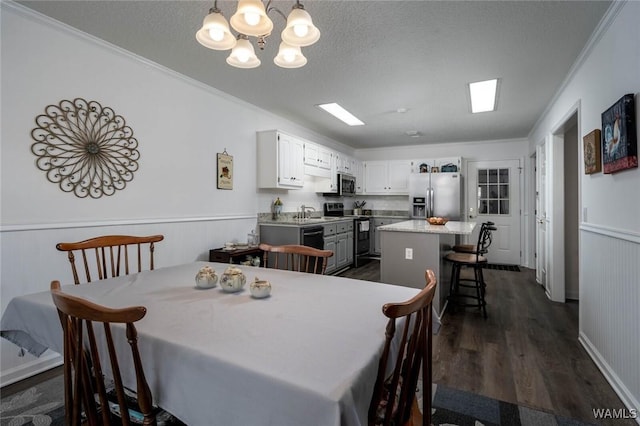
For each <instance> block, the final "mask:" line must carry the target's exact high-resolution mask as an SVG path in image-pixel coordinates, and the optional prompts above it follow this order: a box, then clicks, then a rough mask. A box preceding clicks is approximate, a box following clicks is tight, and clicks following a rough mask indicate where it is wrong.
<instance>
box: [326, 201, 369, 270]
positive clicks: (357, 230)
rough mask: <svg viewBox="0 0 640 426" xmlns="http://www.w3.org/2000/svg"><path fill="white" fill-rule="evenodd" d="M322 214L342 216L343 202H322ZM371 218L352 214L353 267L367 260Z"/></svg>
mask: <svg viewBox="0 0 640 426" xmlns="http://www.w3.org/2000/svg"><path fill="white" fill-rule="evenodd" d="M323 210H324V215H325V216H331V217H342V216H344V204H343V203H324V209H323ZM370 226H371V218H369V217H367V216H353V267H354V268H357V267H358V266H362V265H363V264H364V263H366V262H367V261H368V260H369V253H370V250H371V245H370V240H371V231H370Z"/></svg>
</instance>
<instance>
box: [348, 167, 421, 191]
mask: <svg viewBox="0 0 640 426" xmlns="http://www.w3.org/2000/svg"><path fill="white" fill-rule="evenodd" d="M410 173H411V161H410V160H390V161H365V162H364V194H372V195H374V194H385V195H406V194H408V193H409V174H410ZM356 183H357V182H356Z"/></svg>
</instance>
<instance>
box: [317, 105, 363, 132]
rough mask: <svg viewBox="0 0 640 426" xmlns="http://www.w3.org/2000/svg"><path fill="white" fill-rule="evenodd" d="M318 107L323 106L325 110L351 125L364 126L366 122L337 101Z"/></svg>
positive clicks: (321, 106)
mask: <svg viewBox="0 0 640 426" xmlns="http://www.w3.org/2000/svg"><path fill="white" fill-rule="evenodd" d="M317 107H319V108H322V109H323V110H325V111H327V112H328V113H329V114H331V115H333V116H334V117H336V118H337V119H339V120H342V121H343V122H345V123H346V124H348V125H349V126H364V123H363V122H362V121H361V120H360V119H359V118H358V117H356V116H355V115H353V114H351V113H350V112H349V111H347V110H346V109H344V108H343V107H341V106H340V105H338V104H337V103H335V102H334V103H330V104H321V105H317Z"/></svg>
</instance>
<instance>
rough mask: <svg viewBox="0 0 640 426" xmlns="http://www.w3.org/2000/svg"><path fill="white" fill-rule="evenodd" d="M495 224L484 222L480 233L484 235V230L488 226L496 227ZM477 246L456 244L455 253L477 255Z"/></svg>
mask: <svg viewBox="0 0 640 426" xmlns="http://www.w3.org/2000/svg"><path fill="white" fill-rule="evenodd" d="M494 225H495V223H493V222H490V221H487V222H483V223H482V225H480V233H481V234H482V233H483V232H484V228H485V227H486V226H494ZM476 248H477V247H476V245H475V244H456V245H455V246H453V249H452V250H453V251H455V252H456V253H475V252H476Z"/></svg>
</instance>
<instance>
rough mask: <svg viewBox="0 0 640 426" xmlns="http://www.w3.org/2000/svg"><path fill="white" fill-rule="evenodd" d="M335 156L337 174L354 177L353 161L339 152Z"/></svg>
mask: <svg viewBox="0 0 640 426" xmlns="http://www.w3.org/2000/svg"><path fill="white" fill-rule="evenodd" d="M336 155H337V157H338V160H337V162H336V163H337V171H338V173H346V174H348V175H352V176H355V159H354V158H353V157H350V156H348V155H346V154H343V153H341V152H338V153H337V154H336Z"/></svg>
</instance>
